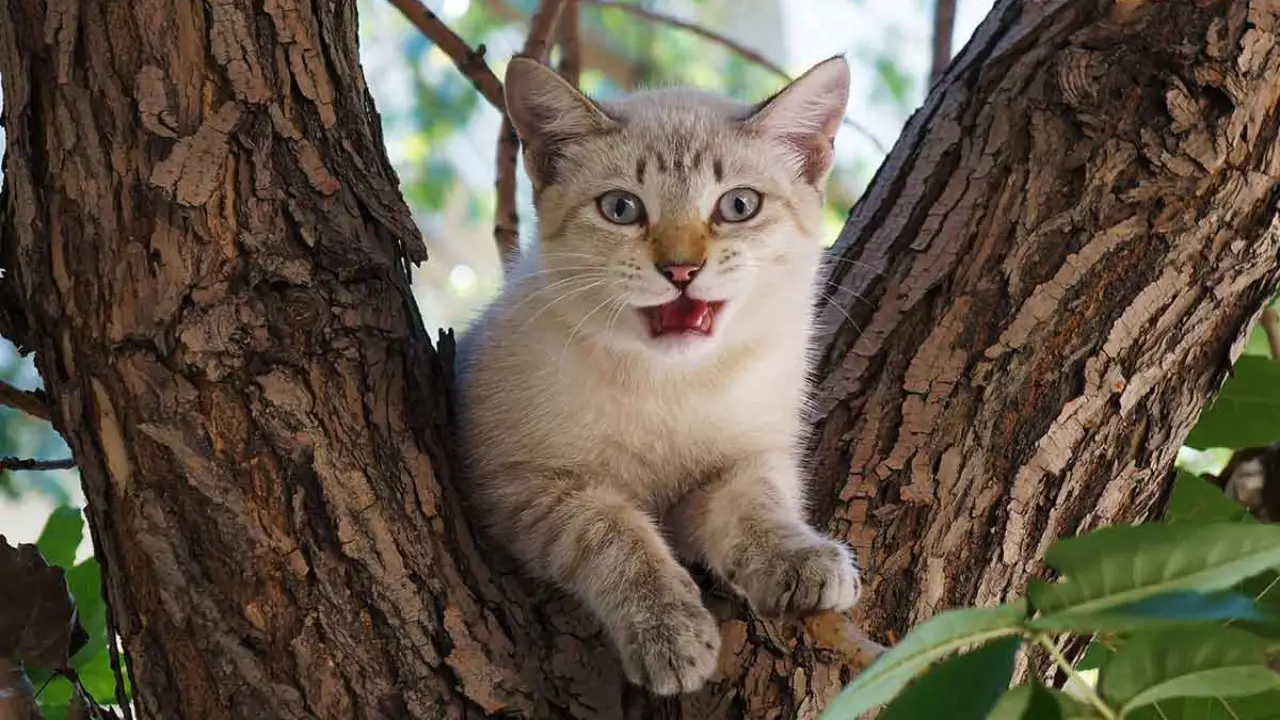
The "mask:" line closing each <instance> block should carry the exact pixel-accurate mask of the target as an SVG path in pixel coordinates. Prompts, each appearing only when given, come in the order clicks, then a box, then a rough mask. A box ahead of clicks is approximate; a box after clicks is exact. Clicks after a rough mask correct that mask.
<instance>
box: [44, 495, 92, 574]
mask: <svg viewBox="0 0 1280 720" xmlns="http://www.w3.org/2000/svg"><path fill="white" fill-rule="evenodd" d="M83 537H84V515H83V514H82V513H81V512H80V508H78V507H72V506H70V505H63V506H62V507H59V508H57V509H55V510H54V511H53V514H52V515H50V516H49V519H48V520H46V521H45V523H44V530H41V531H40V539H39V540H36V547H37V548H39V549H40V554H41V555H43V556H44V559H45V562H47V563H49V564H50V565H57V566H58V567H61V568H69V567H71V566H72V564H74V563H75V561H76V550H78V549H79V548H80V540H81V539H82V538H83Z"/></svg>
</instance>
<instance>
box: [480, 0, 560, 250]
mask: <svg viewBox="0 0 1280 720" xmlns="http://www.w3.org/2000/svg"><path fill="white" fill-rule="evenodd" d="M563 6H564V0H542V1H541V2H540V3H538V9H537V10H535V11H534V13H533V19H532V20H530V21H529V35H528V36H527V37H526V38H525V41H524V52H523V53H522V54H523V55H525V56H526V57H529V58H532V59H534V60H537V61H538V62H543V63H545V62H546V61H547V56H548V55H549V54H550V52H551V35H552V33H554V32H555V30H556V23H557V22H558V21H559V19H560V10H561V8H562V7H563ZM519 156H520V138H519V137H517V135H516V129H515V126H514V125H512V124H511V118H510V117H508V116H507V115H505V114H504V115H503V118H502V130H501V131H499V133H498V168H497V176H498V179H497V182H496V183H495V187H494V189H495V190H496V192H497V196H498V202H497V205H498V207H497V210H496V211H495V213H494V220H493V236H494V239H495V240H496V241H497V243H498V253H499V254H500V255H501V256H502V260H503V262H504V263H505V262H506V261H508V260H510V259H511V258H513V257H515V256H516V254H517V253H519V252H520V215H519V214H518V213H517V212H516V160H517V159H518V158H519Z"/></svg>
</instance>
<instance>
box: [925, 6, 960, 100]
mask: <svg viewBox="0 0 1280 720" xmlns="http://www.w3.org/2000/svg"><path fill="white" fill-rule="evenodd" d="M955 30H956V0H935V1H934V5H933V62H932V65H931V69H930V71H929V84H930V85H933V84H934V83H936V82H938V79H939V78H941V77H942V73H944V72H946V70H947V65H950V64H951V39H952V36H954V35H955Z"/></svg>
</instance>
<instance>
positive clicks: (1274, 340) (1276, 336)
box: [1258, 308, 1280, 361]
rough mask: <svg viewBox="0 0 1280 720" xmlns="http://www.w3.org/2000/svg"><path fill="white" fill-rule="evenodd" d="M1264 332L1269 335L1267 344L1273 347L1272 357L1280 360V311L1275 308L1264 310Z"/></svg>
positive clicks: (1261, 320) (1261, 322) (1261, 321)
mask: <svg viewBox="0 0 1280 720" xmlns="http://www.w3.org/2000/svg"><path fill="white" fill-rule="evenodd" d="M1258 323H1259V324H1261V325H1262V332H1263V333H1264V334H1266V336H1267V346H1268V347H1270V348H1271V359H1272V360H1276V361H1280V313H1277V312H1276V310H1275V308H1267V309H1266V310H1263V311H1262V319H1260V320H1259V321H1258Z"/></svg>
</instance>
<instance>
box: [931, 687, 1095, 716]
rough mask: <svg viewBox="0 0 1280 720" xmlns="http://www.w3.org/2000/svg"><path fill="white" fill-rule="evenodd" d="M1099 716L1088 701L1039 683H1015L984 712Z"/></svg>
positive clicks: (1023, 714) (1009, 714)
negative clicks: (1084, 701)
mask: <svg viewBox="0 0 1280 720" xmlns="http://www.w3.org/2000/svg"><path fill="white" fill-rule="evenodd" d="M921 717H923V716H921ZM933 717H943V716H942V715H937V716H933ZM1099 717H1101V716H1100V715H1098V712H1097V710H1096V709H1094V707H1093V706H1092V705H1087V704H1085V703H1082V702H1080V701H1078V700H1076V699H1075V698H1073V697H1071V696H1070V695H1067V694H1066V693H1062V692H1058V691H1057V690H1052V689H1050V688H1047V687H1045V686H1043V685H1041V684H1039V683H1027V684H1025V685H1019V686H1017V687H1015V688H1013V689H1012V690H1010V691H1009V692H1007V693H1005V694H1004V696H1003V697H1001V698H1000V701H999V702H997V703H996V706H995V707H994V708H992V709H991V714H990V715H988V716H987V718H988V720H1094V719H1095V718H1099Z"/></svg>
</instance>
